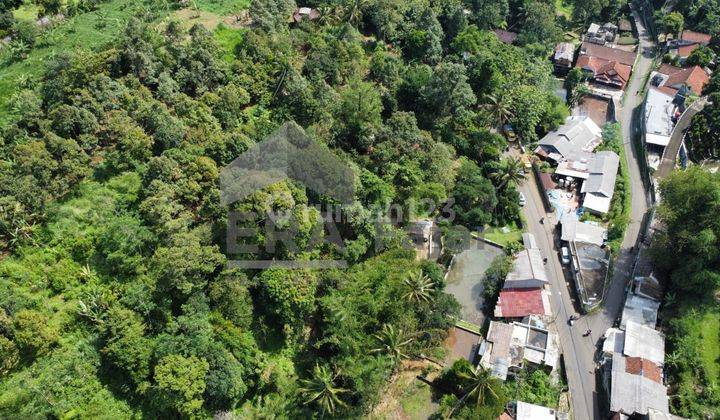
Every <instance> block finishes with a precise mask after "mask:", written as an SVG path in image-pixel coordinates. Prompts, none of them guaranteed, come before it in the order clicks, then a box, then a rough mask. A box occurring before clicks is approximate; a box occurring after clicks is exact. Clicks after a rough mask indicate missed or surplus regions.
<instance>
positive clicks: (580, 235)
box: [560, 214, 607, 246]
mask: <svg viewBox="0 0 720 420" xmlns="http://www.w3.org/2000/svg"><path fill="white" fill-rule="evenodd" d="M560 223H561V225H562V233H561V235H560V239H561V240H563V241H565V242H571V241H575V242H585V243H589V244H595V245H598V246H602V244H603V243H605V239H606V238H607V231H606V230H605V229H604V228H603V227H601V226H598V225H595V224H591V223H588V222H581V221H579V220H578V219H577V218H575V217H573V215H570V214H565V215H564V216H563V217H562V219H561V220H560Z"/></svg>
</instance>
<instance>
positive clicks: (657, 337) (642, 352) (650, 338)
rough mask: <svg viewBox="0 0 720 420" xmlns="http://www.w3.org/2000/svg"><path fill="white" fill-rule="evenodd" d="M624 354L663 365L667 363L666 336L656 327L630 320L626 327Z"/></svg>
mask: <svg viewBox="0 0 720 420" xmlns="http://www.w3.org/2000/svg"><path fill="white" fill-rule="evenodd" d="M623 354H625V355H626V356H628V357H639V358H642V359H645V360H649V361H651V362H653V363H655V364H657V365H658V366H662V365H663V364H664V363H665V336H664V335H663V334H662V333H661V332H660V331H657V330H656V329H654V328H650V327H646V326H644V325H640V324H638V323H636V322H633V321H630V322H628V323H627V326H626V327H625V345H624V348H623Z"/></svg>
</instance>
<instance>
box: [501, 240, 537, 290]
mask: <svg viewBox="0 0 720 420" xmlns="http://www.w3.org/2000/svg"><path fill="white" fill-rule="evenodd" d="M547 282H548V277H547V273H546V271H545V264H544V263H543V256H542V254H541V253H540V250H539V249H537V248H531V249H524V250H522V251H520V252H519V253H517V255H515V259H514V261H513V268H512V271H510V272H509V273H508V275H507V277H505V285H504V286H503V288H504V289H527V288H537V287H543V286H544V285H545V283H547Z"/></svg>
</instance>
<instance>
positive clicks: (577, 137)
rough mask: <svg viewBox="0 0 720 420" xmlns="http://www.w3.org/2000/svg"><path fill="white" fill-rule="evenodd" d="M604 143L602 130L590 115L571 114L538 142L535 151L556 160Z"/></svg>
mask: <svg viewBox="0 0 720 420" xmlns="http://www.w3.org/2000/svg"><path fill="white" fill-rule="evenodd" d="M600 143H602V130H601V129H600V127H598V126H597V124H595V122H593V120H592V119H591V118H590V117H585V116H570V117H567V118H566V119H565V124H563V125H561V126H560V127H559V128H558V129H557V130H555V131H551V132H549V133H547V134H546V135H545V137H543V138H542V139H540V141H539V142H538V147H537V149H535V153H536V154H538V155H540V156H541V157H544V158H549V159H551V160H554V161H555V162H559V161H561V160H563V159H568V158H570V157H575V156H577V155H578V154H580V153H582V152H585V153H590V152H592V151H593V150H594V149H595V148H596V147H597V146H598V145H599V144H600Z"/></svg>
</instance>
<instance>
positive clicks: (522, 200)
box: [518, 193, 525, 207]
mask: <svg viewBox="0 0 720 420" xmlns="http://www.w3.org/2000/svg"><path fill="white" fill-rule="evenodd" d="M518 201H519V202H520V207H523V206H525V194H523V193H520V194H519V198H518Z"/></svg>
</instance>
